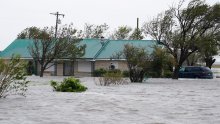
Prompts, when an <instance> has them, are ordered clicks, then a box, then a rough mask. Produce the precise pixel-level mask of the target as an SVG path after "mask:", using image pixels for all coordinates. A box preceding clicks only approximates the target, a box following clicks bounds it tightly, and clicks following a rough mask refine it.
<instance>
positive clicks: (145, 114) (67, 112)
mask: <svg viewBox="0 0 220 124" xmlns="http://www.w3.org/2000/svg"><path fill="white" fill-rule="evenodd" d="M28 79H29V80H31V83H30V84H29V85H30V86H29V89H28V92H27V96H26V97H22V96H9V97H7V98H5V99H0V124H219V123H220V79H218V78H215V79H211V80H202V79H180V80H172V79H147V80H146V81H145V82H144V83H129V84H127V85H117V86H108V87H105V86H97V85H95V83H94V82H95V80H94V78H92V77H89V78H80V80H81V81H82V83H83V84H84V85H86V86H87V87H88V90H87V91H86V92H83V93H62V92H54V91H53V89H52V87H50V85H49V82H50V80H57V81H61V80H62V79H63V77H44V78H39V77H35V76H31V77H29V78H28Z"/></svg>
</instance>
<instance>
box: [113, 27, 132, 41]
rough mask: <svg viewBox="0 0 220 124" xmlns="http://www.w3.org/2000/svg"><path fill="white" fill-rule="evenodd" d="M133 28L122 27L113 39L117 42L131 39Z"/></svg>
mask: <svg viewBox="0 0 220 124" xmlns="http://www.w3.org/2000/svg"><path fill="white" fill-rule="evenodd" d="M131 30H132V29H131V28H130V27H128V26H120V27H118V29H117V30H116V31H115V32H114V34H113V39H116V40H124V39H129V33H130V32H131Z"/></svg>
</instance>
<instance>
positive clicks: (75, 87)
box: [50, 77, 87, 92]
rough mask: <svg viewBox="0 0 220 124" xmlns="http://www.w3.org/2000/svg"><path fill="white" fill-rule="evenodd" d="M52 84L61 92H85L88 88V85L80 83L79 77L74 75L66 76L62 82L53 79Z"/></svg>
mask: <svg viewBox="0 0 220 124" xmlns="http://www.w3.org/2000/svg"><path fill="white" fill-rule="evenodd" d="M50 85H51V86H52V87H53V88H54V90H55V91H59V92H83V91H86V90H87V87H85V86H83V85H82V84H80V80H79V79H76V78H73V77H70V78H65V79H64V81H63V82H61V83H58V82H56V81H51V82H50Z"/></svg>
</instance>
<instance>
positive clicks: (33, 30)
mask: <svg viewBox="0 0 220 124" xmlns="http://www.w3.org/2000/svg"><path fill="white" fill-rule="evenodd" d="M39 32H40V29H39V28H37V27H29V28H26V29H24V30H23V31H22V32H21V33H19V34H18V36H17V39H32V38H35V37H36V34H38V33H39Z"/></svg>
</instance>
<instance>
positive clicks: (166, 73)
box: [164, 71, 173, 78]
mask: <svg viewBox="0 0 220 124" xmlns="http://www.w3.org/2000/svg"><path fill="white" fill-rule="evenodd" d="M172 76H173V72H171V71H165V72H164V77H165V78H172Z"/></svg>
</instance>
